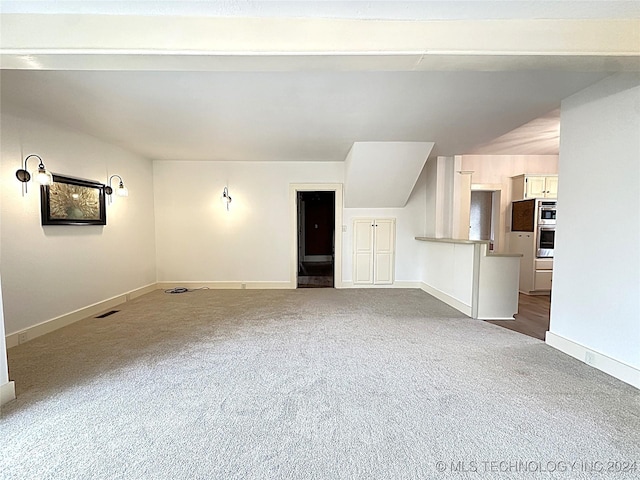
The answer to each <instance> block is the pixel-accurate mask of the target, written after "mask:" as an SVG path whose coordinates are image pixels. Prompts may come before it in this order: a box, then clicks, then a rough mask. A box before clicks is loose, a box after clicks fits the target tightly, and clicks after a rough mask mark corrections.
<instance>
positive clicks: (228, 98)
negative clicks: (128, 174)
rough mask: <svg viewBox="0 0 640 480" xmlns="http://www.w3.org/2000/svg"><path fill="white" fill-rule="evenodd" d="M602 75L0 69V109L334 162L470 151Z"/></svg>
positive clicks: (120, 134)
mask: <svg viewBox="0 0 640 480" xmlns="http://www.w3.org/2000/svg"><path fill="white" fill-rule="evenodd" d="M605 75H606V74H604V73H593V72H592V73H572V72H562V71H560V72H557V71H556V72H553V71H527V72H468V71H464V72H327V71H319V72H317V71H304V72H147V71H145V72H139V71H125V72H110V71H99V72H95V71H93V72H87V71H83V72H78V71H63V72H61V71H32V70H31V71H29V70H5V71H3V72H2V79H1V80H2V82H1V87H2V105H3V108H7V107H9V106H11V105H17V106H19V107H21V108H26V109H28V110H30V111H31V112H33V113H35V114H36V115H38V116H41V117H43V118H46V119H49V120H51V121H55V122H59V123H62V124H64V125H67V126H69V127H71V128H73V129H75V130H78V131H82V132H85V133H87V134H90V135H93V136H95V137H98V138H101V139H104V140H105V141H108V142H111V143H114V144H117V145H120V146H122V147H124V148H126V149H127V150H130V151H132V152H136V153H138V154H140V155H143V156H145V157H148V158H151V159H159V160H169V159H177V160H284V161H290V160H301V161H323V160H324V161H343V160H344V159H345V157H346V155H347V153H348V151H349V149H350V148H351V146H352V145H353V143H354V142H370V141H376V142H380V141H419V142H425V141H434V142H435V143H436V146H435V148H434V151H433V153H434V154H440V155H453V154H462V153H468V152H469V151H471V150H472V149H473V147H475V146H476V145H479V144H482V143H486V142H488V141H490V140H491V139H494V138H496V137H498V136H500V135H502V134H504V133H506V132H508V131H510V130H512V129H513V128H515V127H518V126H520V125H523V124H525V123H527V122H529V121H530V120H532V119H535V118H537V117H539V116H541V115H544V114H546V113H548V112H549V111H552V110H554V109H557V108H558V106H559V104H560V100H561V99H563V98H565V97H567V96H569V95H571V94H572V93H574V92H576V91H578V90H581V89H582V88H584V87H586V86H588V85H590V84H592V83H594V82H595V81H597V80H599V79H600V78H603V77H604V76H605Z"/></svg>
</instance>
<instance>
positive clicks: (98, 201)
mask: <svg viewBox="0 0 640 480" xmlns="http://www.w3.org/2000/svg"><path fill="white" fill-rule="evenodd" d="M40 198H41V207H42V225H106V224H107V211H106V207H105V192H104V185H103V184H102V183H99V182H94V181H91V180H84V179H81V178H74V177H66V176H63V175H56V174H54V175H53V183H52V184H51V185H43V186H42V187H41V188H40Z"/></svg>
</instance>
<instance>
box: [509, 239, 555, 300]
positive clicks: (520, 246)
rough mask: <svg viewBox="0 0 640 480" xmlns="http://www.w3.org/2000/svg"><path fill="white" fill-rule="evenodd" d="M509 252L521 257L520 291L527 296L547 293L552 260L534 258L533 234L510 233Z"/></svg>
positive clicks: (549, 288) (551, 272) (534, 241)
mask: <svg viewBox="0 0 640 480" xmlns="http://www.w3.org/2000/svg"><path fill="white" fill-rule="evenodd" d="M509 251H510V252H511V253H519V254H521V255H522V258H520V286H519V289H520V291H521V292H522V293H526V294H527V295H544V294H547V293H549V291H550V290H551V277H552V275H553V259H552V258H536V238H535V233H534V232H510V233H509Z"/></svg>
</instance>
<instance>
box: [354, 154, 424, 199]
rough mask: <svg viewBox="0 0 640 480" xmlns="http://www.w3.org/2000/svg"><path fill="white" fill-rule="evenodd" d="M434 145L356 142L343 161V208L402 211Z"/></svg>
mask: <svg viewBox="0 0 640 480" xmlns="http://www.w3.org/2000/svg"><path fill="white" fill-rule="evenodd" d="M433 145H434V144H433V142H357V143H354V144H353V146H352V147H351V150H350V151H349V155H347V158H346V160H345V162H346V165H345V182H344V206H345V207H348V208H366V207H369V208H393V207H404V206H405V205H406V204H407V200H409V195H411V191H412V190H413V187H414V185H415V184H416V181H417V180H418V177H419V176H420V172H421V171H422V168H423V167H424V164H425V163H426V161H427V158H429V154H430V153H431V150H432V148H433Z"/></svg>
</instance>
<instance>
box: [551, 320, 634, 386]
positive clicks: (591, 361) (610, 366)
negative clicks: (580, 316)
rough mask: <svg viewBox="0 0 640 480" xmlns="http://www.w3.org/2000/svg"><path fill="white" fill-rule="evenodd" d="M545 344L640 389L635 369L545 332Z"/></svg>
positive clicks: (559, 336)
mask: <svg viewBox="0 0 640 480" xmlns="http://www.w3.org/2000/svg"><path fill="white" fill-rule="evenodd" d="M545 342H546V344H547V345H549V346H550V347H553V348H555V349H557V350H560V351H561V352H563V353H566V354H567V355H569V356H571V357H573V358H576V359H578V360H580V361H581V362H584V363H586V364H587V365H590V366H592V367H593V368H597V369H598V370H601V371H603V372H604V373H606V374H608V375H611V376H612V377H615V378H617V379H618V380H622V381H623V382H625V383H628V384H629V385H633V386H634V387H636V388H640V369H637V368H636V367H632V366H631V365H627V364H626V363H623V362H621V361H619V360H616V359H614V358H611V357H608V356H607V355H604V354H602V353H599V352H596V351H595V350H591V349H590V348H587V347H585V346H584V345H580V344H579V343H576V342H574V341H572V340H569V339H567V338H565V337H563V336H561V335H558V334H556V333H553V332H547V335H546V337H545Z"/></svg>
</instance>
